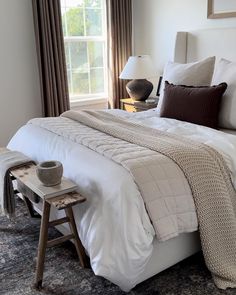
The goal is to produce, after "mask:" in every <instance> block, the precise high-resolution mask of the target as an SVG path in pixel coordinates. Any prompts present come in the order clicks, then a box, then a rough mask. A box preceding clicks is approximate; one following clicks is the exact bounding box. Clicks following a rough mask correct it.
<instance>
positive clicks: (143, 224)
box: [8, 110, 236, 291]
mask: <svg viewBox="0 0 236 295" xmlns="http://www.w3.org/2000/svg"><path fill="white" fill-rule="evenodd" d="M109 112H111V113H115V114H117V115H119V116H123V117H126V118H127V119H132V120H136V121H138V122H139V123H142V124H144V125H148V126H151V127H153V128H158V129H160V130H163V131H167V132H171V133H175V134H179V135H182V136H186V137H188V138H190V139H193V140H197V141H200V142H202V143H206V144H208V145H210V146H212V147H214V148H215V149H217V150H218V151H219V152H220V153H222V155H223V156H224V158H225V160H226V162H227V164H228V166H229V168H230V171H231V175H232V181H233V183H234V184H236V136H235V135H230V134H226V133H224V132H221V131H217V130H213V129H210V128H207V127H203V126H198V125H194V124H190V123H186V122H181V121H177V120H172V119H165V118H159V116H158V114H157V112H156V111H155V110H150V111H146V112H140V113H127V112H124V111H120V110H110V111H109ZM8 148H10V149H12V150H18V151H21V152H23V153H24V154H26V155H27V156H29V157H31V158H32V159H34V160H35V161H44V160H48V159H56V160H59V161H61V162H62V163H63V166H64V176H65V177H68V178H70V179H72V180H73V181H75V182H76V183H77V184H78V186H79V190H80V192H81V193H82V194H84V195H85V196H86V197H87V202H85V203H84V204H81V205H80V206H77V207H75V210H74V213H75V218H76V223H77V226H78V228H79V232H80V237H81V240H82V243H83V245H84V247H85V248H86V250H87V252H88V253H89V256H90V260H91V265H92V268H93V271H94V273H95V274H96V275H100V276H103V277H105V278H107V279H109V280H110V281H112V282H113V283H115V284H117V285H119V286H120V287H121V289H123V290H125V291H128V290H130V289H131V288H133V287H134V286H135V285H136V283H137V279H138V277H139V276H140V275H141V274H142V273H143V271H144V269H145V265H146V264H147V262H148V261H149V258H150V256H151V254H152V249H153V246H152V243H153V238H154V235H155V232H154V229H153V227H152V224H151V222H150V220H149V217H148V215H147V213H146V210H145V207H144V203H143V200H142V197H141V196H140V193H139V191H138V188H137V187H136V184H135V183H134V181H133V179H132V177H131V175H130V174H129V173H128V171H127V170H125V168H123V167H122V166H120V165H118V164H117V163H115V162H113V161H111V160H109V159H107V158H105V157H103V156H102V155H100V154H97V153H95V152H94V151H92V150H89V149H88V148H85V147H83V146H81V145H79V144H76V143H74V142H72V141H70V140H67V139H64V138H62V137H60V136H58V135H56V134H53V133H51V132H49V131H47V130H44V129H42V128H40V127H37V126H34V125H32V124H28V125H25V126H23V127H22V128H20V129H19V130H18V132H17V133H16V134H15V135H14V136H13V138H12V139H11V141H10V142H9V144H8Z"/></svg>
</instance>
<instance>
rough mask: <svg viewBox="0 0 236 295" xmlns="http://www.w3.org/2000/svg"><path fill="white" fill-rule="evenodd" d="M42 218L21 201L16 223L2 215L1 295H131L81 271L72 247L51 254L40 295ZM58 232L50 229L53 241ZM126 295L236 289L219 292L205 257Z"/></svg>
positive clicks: (186, 262) (196, 257) (66, 245)
mask: <svg viewBox="0 0 236 295" xmlns="http://www.w3.org/2000/svg"><path fill="white" fill-rule="evenodd" d="M39 226H40V220H38V219H31V218H30V217H28V215H27V211H26V208H25V206H24V204H23V202H22V201H18V202H17V218H16V219H15V221H14V222H11V221H9V220H8V219H7V218H6V217H3V216H0V294H1V295H3V294H4V295H29V294H30V295H36V294H37V295H39V294H41V295H49V294H52V295H53V294H56V295H62V294H63V295H93V294H102V295H107V294H117V295H118V294H127V293H124V292H122V291H121V290H120V289H119V287H117V286H116V285H114V284H112V283H111V282H109V281H107V280H105V279H103V278H101V277H97V276H95V275H94V273H93V272H92V270H91V269H82V268H81V267H80V265H79V262H78V258H77V256H76V252H75V249H74V246H73V244H72V243H70V242H67V243H64V244H63V245H61V246H58V247H54V248H51V249H48V250H47V254H46V263H45V272H44V283H43V286H44V287H43V289H42V291H40V292H39V291H36V290H34V289H33V287H32V283H33V280H34V271H35V257H36V252H37V245H38V237H39ZM59 235H60V234H59V233H58V232H57V231H56V230H54V229H52V230H51V231H50V233H49V238H55V237H57V236H59ZM128 294H133V295H134V294H150V295H151V294H160V295H164V294H165V295H174V294H176V295H190V294H194V295H198V294H199V295H200V294H201V295H202V294H208V295H211V294H212V295H213V294H214V295H219V294H227V295H231V294H234V295H235V294H236V289H231V290H226V291H222V290H218V289H217V288H216V287H215V285H214V283H213V281H212V279H211V275H210V273H209V271H208V270H207V269H206V266H205V264H204V260H203V257H202V254H201V253H199V254H197V255H194V256H192V257H191V258H189V259H186V260H184V261H182V262H181V263H179V264H177V265H175V266H173V267H171V268H169V269H168V270H166V271H164V272H162V273H160V274H158V275H156V276H155V277H153V278H151V279H149V280H147V281H145V282H144V283H142V284H140V285H138V286H137V287H135V288H134V289H133V290H132V291H131V292H129V293H128Z"/></svg>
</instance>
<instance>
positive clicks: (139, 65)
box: [119, 55, 157, 101]
mask: <svg viewBox="0 0 236 295" xmlns="http://www.w3.org/2000/svg"><path fill="white" fill-rule="evenodd" d="M156 75H157V74H156V72H155V69H154V67H153V64H152V61H151V58H150V56H149V55H138V56H130V57H129V59H128V62H127V63H126V65H125V67H124V69H123V71H122V72H121V74H120V77H119V78H120V79H127V80H128V79H133V80H132V81H130V82H128V83H127V84H126V90H127V92H128V94H129V96H130V97H131V98H132V99H134V100H139V101H140V100H141V101H142V100H146V99H147V98H148V97H149V95H150V93H151V92H152V90H153V84H152V83H151V82H150V81H148V80H146V79H147V78H151V77H155V76H156Z"/></svg>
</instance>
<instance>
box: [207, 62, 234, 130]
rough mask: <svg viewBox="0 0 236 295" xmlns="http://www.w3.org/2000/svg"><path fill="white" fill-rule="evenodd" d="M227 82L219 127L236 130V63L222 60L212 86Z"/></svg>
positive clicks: (217, 66)
mask: <svg viewBox="0 0 236 295" xmlns="http://www.w3.org/2000/svg"><path fill="white" fill-rule="evenodd" d="M221 82H226V83H227V84H228V88H227V90H226V92H225V94H224V96H223V99H222V102H221V110H220V114H219V127H221V128H227V129H236V62H231V61H229V60H226V59H221V60H220V61H219V63H218V64H217V65H216V69H215V73H214V75H213V79H212V84H218V83H221Z"/></svg>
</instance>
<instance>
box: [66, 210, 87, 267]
mask: <svg viewBox="0 0 236 295" xmlns="http://www.w3.org/2000/svg"><path fill="white" fill-rule="evenodd" d="M65 212H66V216H67V217H68V218H69V219H70V221H69V225H70V230H71V233H72V234H73V235H74V237H75V238H74V241H75V248H76V252H77V254H78V256H79V260H80V264H81V266H82V267H83V268H84V267H85V264H86V262H85V261H86V253H85V250H84V247H83V245H82V243H81V241H80V238H79V234H78V231H77V227H76V223H75V219H74V213H73V209H72V207H68V208H65Z"/></svg>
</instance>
